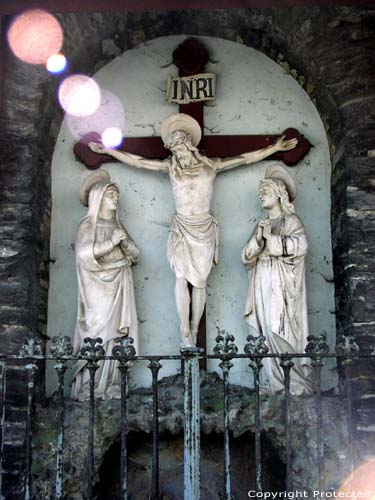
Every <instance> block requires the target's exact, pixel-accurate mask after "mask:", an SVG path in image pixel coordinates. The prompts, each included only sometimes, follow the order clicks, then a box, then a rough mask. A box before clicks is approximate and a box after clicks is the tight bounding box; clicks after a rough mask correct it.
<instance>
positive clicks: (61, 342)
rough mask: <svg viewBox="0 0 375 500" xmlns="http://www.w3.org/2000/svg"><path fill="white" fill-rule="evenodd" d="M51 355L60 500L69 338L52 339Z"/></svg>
mask: <svg viewBox="0 0 375 500" xmlns="http://www.w3.org/2000/svg"><path fill="white" fill-rule="evenodd" d="M51 354H52V356H55V357H56V361H57V362H56V364H55V366H54V368H55V370H56V372H57V376H58V381H59V388H58V398H59V399H58V400H59V407H58V410H57V411H58V416H57V452H56V483H55V495H56V500H61V498H62V497H63V474H64V418H65V401H64V382H65V381H64V377H65V372H66V370H67V368H68V366H67V360H66V359H64V358H66V357H68V356H71V355H72V354H73V346H72V343H71V340H70V338H69V337H53V339H52V343H51Z"/></svg>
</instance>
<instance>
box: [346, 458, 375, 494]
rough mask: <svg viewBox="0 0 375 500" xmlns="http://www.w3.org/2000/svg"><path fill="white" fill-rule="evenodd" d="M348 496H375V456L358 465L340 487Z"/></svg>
mask: <svg viewBox="0 0 375 500" xmlns="http://www.w3.org/2000/svg"><path fill="white" fill-rule="evenodd" d="M338 493H342V494H343V495H341V496H345V494H346V498H347V497H348V496H349V494H350V495H351V496H350V498H357V497H358V498H359V497H363V498H370V499H373V498H375V458H372V459H370V460H368V461H367V462H365V463H363V464H361V465H360V466H359V467H357V468H356V469H355V470H354V471H353V472H352V473H351V474H350V476H349V477H347V478H346V479H345V480H344V482H343V483H342V484H341V486H340V488H339V489H338Z"/></svg>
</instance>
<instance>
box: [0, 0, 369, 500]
mask: <svg viewBox="0 0 375 500" xmlns="http://www.w3.org/2000/svg"><path fill="white" fill-rule="evenodd" d="M373 18H374V10H373V7H371V6H367V7H333V6H332V7H329V8H320V7H305V8H303V7H295V8H288V9H282V8H281V9H271V8H270V9H228V10H225V11H224V10H215V11H214V10H206V11H202V10H196V11H194V10H185V11H174V12H163V11H158V12H156V11H154V12H139V13H133V14H126V13H101V14H69V15H60V16H59V19H60V21H61V22H62V24H63V28H64V34H65V43H64V50H65V53H66V54H67V56H68V58H69V61H70V71H71V72H84V73H87V74H93V73H95V72H96V71H97V70H98V69H99V68H101V67H103V66H104V65H105V64H106V63H108V62H109V61H110V60H112V59H113V58H114V57H116V56H117V55H118V54H120V53H122V52H123V51H126V50H129V49H132V48H134V47H136V46H137V45H138V44H139V43H140V42H146V43H148V42H149V41H150V40H153V39H154V38H157V37H160V36H168V35H171V34H175V35H180V34H189V35H194V36H195V35H196V36H201V35H205V36H214V37H221V38H223V39H226V40H230V41H233V42H234V41H238V42H240V43H243V44H244V45H245V46H249V47H253V48H256V49H257V50H259V51H261V52H262V53H264V54H265V55H267V56H269V57H270V58H271V59H273V60H275V61H276V60H278V59H279V60H280V58H279V54H280V55H282V60H281V64H282V65H283V66H284V67H285V68H286V71H291V72H292V73H293V74H294V75H301V76H302V77H304V80H305V84H304V88H305V89H306V90H307V91H308V94H309V95H310V97H311V98H312V99H313V101H314V103H315V104H316V107H317V109H318V111H319V114H320V116H321V118H322V121H323V123H324V126H325V128H326V133H327V137H328V140H329V144H330V151H331V160H332V174H333V175H332V185H331V195H332V196H331V200H332V207H331V208H332V211H331V216H332V243H333V249H334V259H333V265H334V266H333V268H334V282H335V292H336V318H337V319H338V321H337V328H338V331H339V332H344V333H346V334H352V335H354V337H355V339H356V340H357V342H358V343H359V344H360V346H361V347H362V348H364V349H366V348H368V346H371V345H372V344H373V329H372V326H371V325H372V321H373V307H374V306H373V300H372V296H373V294H372V289H373V286H374V269H373V265H372V262H374V252H375V245H374V244H373V231H372V216H371V210H372V203H373V201H372V200H373V173H372V172H373V169H374V168H375V158H374V156H373V155H370V154H368V151H369V150H372V149H373V123H374V112H375V106H374V99H375V98H374V97H373V81H374V73H373V50H374V40H373ZM111 47H112V48H111ZM112 49H113V50H112ZM4 51H5V52H6V53H5V56H4V66H5V73H4V74H3V96H4V97H3V108H2V134H1V137H0V142H1V146H2V147H1V170H0V181H1V182H0V188H1V193H2V201H1V203H2V208H3V212H2V217H1V220H0V225H1V231H2V246H1V252H0V255H1V269H0V285H1V289H2V291H3V302H2V305H1V325H0V328H1V337H2V350H3V352H6V353H12V354H17V353H18V351H19V347H20V345H21V344H22V343H23V342H24V341H25V339H26V338H28V337H29V336H30V335H31V336H36V337H40V338H42V339H44V338H45V337H44V335H45V333H46V322H47V293H48V279H49V268H50V266H51V265H52V266H53V262H50V254H49V245H50V237H49V236H50V235H49V227H50V209H51V185H50V164H51V158H52V153H53V149H54V147H55V143H56V139H57V135H58V131H59V128H60V125H61V110H60V109H59V106H58V104H57V100H56V88H57V85H58V83H59V79H60V77H51V76H49V75H47V74H46V72H45V71H44V70H43V69H42V68H37V67H30V66H27V65H25V64H23V63H20V62H19V61H16V59H15V58H14V57H13V56H12V55H11V54H10V53H9V52H7V49H6V47H5V49H4ZM61 78H62V77H61ZM15 228H16V229H15ZM61 293H67V291H66V290H62V291H61ZM364 297H365V298H366V299H365V300H363V298H364ZM59 333H62V332H58V331H56V332H54V334H59ZM359 369H360V370H361V367H359ZM18 380H19V371H18V370H9V371H8V373H7V390H8V391H7V392H8V394H7V396H8V398H9V401H11V402H12V404H14V405H16V406H17V408H18V407H19V406H20V402H19V401H20V398H19V392H20V387H19V384H18ZM372 380H373V374H372V371H369V372H368V374H366V373H365V372H364V371H363V370H362V372H361V377H360V378H357V379H356V381H355V384H358V385H360V386H361V387H362V386H363V388H364V389H365V390H367V389H368V387H369V386H370V384H371V383H372ZM356 394H358V393H357V392H356ZM367 401H368V403H371V400H370V399H367ZM22 415H23V413H22V412H19V411H17V412H14V414H12V416H9V415H8V418H9V420H8V425H9V428H10V429H13V427H12V426H13V424H14V425H15V427H14V429H16V431H17V432H18V429H19V428H20V425H23V420H22V419H23V416H22ZM368 425H369V423H368V422H367V423H366V425H365V427H367V426H368ZM16 431H15V432H16ZM370 434H371V433H370V432H365V433H364V435H365V440H364V441H363V449H366V448H367V446H368V443H369V436H370ZM7 446H8V447H9V448H10V449H11V451H12V453H14V456H18V457H22V456H23V449H22V445H20V444H19V443H18V442H11V443H7ZM20 463H21V462H20ZM15 467H16V466H15V463H12V470H11V471H10V473H9V478H10V479H9V480H8V479H7V477H6V478H5V489H6V490H7V491H8V490H9V491H13V493H12V494H11V495H13V496H11V498H17V495H19V491H18V490H19V485H17V487H16V488H13V490H11V489H9V488H12V487H13V486H12V484H11V483H12V480H13V479H14V475H13V474H14V470H13V469H14V468H15ZM17 470H22V464H21V465H20V466H19V467H18V469H17ZM5 474H7V470H5Z"/></svg>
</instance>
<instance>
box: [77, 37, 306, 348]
mask: <svg viewBox="0 0 375 500" xmlns="http://www.w3.org/2000/svg"><path fill="white" fill-rule="evenodd" d="M173 62H174V63H175V65H176V66H177V67H178V68H179V76H180V77H181V78H184V77H191V76H193V75H197V74H199V73H200V72H202V71H203V70H204V67H205V65H206V64H207V62H208V51H207V49H206V48H205V47H204V46H203V45H202V44H201V43H200V42H199V41H197V40H195V39H194V38H189V39H187V40H186V41H185V42H183V43H182V44H181V45H180V46H179V47H178V48H177V49H176V50H175V51H174V53H173ZM203 125H204V124H203V103H202V101H199V102H188V103H184V104H181V105H180V113H179V114H175V115H172V116H170V117H168V118H167V119H166V120H164V121H163V123H162V128H161V135H162V138H159V137H147V138H127V141H126V151H125V148H124V149H123V148H120V149H118V150H111V149H108V148H105V147H103V146H102V145H100V144H95V143H90V145H89V146H88V145H87V141H86V143H83V142H81V143H78V144H76V145H75V147H74V152H75V155H76V157H77V158H78V159H79V160H81V161H82V162H83V163H84V164H85V165H86V166H87V167H88V168H90V169H95V168H98V167H99V166H100V165H101V164H102V163H105V162H112V161H113V159H117V160H119V161H121V162H123V163H126V164H127V165H131V166H133V167H136V168H145V169H149V170H157V171H163V172H166V173H168V174H169V177H170V181H171V185H172V191H173V196H174V200H175V205H176V214H175V216H174V218H173V219H172V223H171V231H170V237H169V242H168V258H169V262H170V265H171V267H172V269H173V271H174V272H175V274H176V289H175V292H176V305H177V311H178V314H179V318H180V333H181V341H182V346H184V347H191V346H195V344H196V342H197V335H198V331H199V335H198V346H200V347H203V348H205V344H206V339H205V336H206V335H205V334H206V328H205V314H204V309H205V303H206V280H207V277H208V274H209V272H210V270H211V268H212V265H213V264H214V263H216V260H215V259H216V250H217V230H216V221H215V220H214V218H213V216H212V214H211V212H210V205H211V198H212V191H213V182H214V178H215V176H216V174H217V173H219V172H221V171H225V170H228V169H231V168H234V167H237V166H239V165H246V164H248V165H249V164H251V163H254V162H257V161H261V160H264V159H277V160H281V161H283V162H284V163H285V164H287V165H289V166H293V165H296V164H297V163H298V162H299V161H300V160H301V159H302V158H303V157H304V156H305V155H306V154H307V153H308V151H309V149H310V143H309V142H308V141H307V140H306V139H305V138H304V137H303V136H302V135H301V134H299V132H298V131H297V130H295V129H288V130H286V131H285V132H284V133H283V136H282V137H279V136H272V135H262V136H261V135H259V136H245V135H242V136H203V137H202V130H203ZM93 139H94V137H93ZM198 144H199V146H200V150H198V148H197V146H198ZM168 149H169V151H170V152H171V153H172V157H168V158H167V156H168ZM189 311H190V314H189ZM202 318H203V319H202Z"/></svg>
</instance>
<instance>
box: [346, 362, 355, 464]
mask: <svg viewBox="0 0 375 500" xmlns="http://www.w3.org/2000/svg"><path fill="white" fill-rule="evenodd" d="M343 364H344V366H345V382H346V405H347V406H346V412H347V422H348V452H349V464H350V471H353V468H354V462H355V460H356V456H355V449H354V443H355V432H356V430H355V426H354V425H353V386H352V377H351V366H352V361H351V360H349V359H348V360H345V361H344V362H343Z"/></svg>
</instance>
